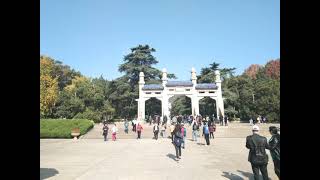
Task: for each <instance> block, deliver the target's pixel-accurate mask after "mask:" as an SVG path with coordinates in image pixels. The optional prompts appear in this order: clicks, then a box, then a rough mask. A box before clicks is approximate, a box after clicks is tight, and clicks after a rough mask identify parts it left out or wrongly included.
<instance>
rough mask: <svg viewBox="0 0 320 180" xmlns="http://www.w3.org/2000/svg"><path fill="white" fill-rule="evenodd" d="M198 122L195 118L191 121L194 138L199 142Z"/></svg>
mask: <svg viewBox="0 0 320 180" xmlns="http://www.w3.org/2000/svg"><path fill="white" fill-rule="evenodd" d="M197 126H198V124H197V121H196V120H193V122H192V123H191V127H192V140H193V141H196V142H197V136H198V134H197V131H198V127H197Z"/></svg>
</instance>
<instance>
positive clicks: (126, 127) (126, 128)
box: [124, 119, 129, 134]
mask: <svg viewBox="0 0 320 180" xmlns="http://www.w3.org/2000/svg"><path fill="white" fill-rule="evenodd" d="M128 130H129V123H128V120H127V119H126V121H125V122H124V132H125V133H126V134H128Z"/></svg>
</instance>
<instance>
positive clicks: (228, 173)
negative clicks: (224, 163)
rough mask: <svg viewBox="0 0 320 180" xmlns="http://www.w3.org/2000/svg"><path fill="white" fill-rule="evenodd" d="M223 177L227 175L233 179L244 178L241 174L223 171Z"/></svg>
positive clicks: (240, 179) (241, 179)
mask: <svg viewBox="0 0 320 180" xmlns="http://www.w3.org/2000/svg"><path fill="white" fill-rule="evenodd" d="M222 176H223V177H226V178H228V179H232V180H244V179H243V178H242V177H240V176H239V175H236V174H233V173H231V172H223V175H222Z"/></svg>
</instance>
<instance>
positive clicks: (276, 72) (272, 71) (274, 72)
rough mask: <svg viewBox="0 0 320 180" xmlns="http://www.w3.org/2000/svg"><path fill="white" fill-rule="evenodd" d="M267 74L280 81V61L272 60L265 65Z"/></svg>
mask: <svg viewBox="0 0 320 180" xmlns="http://www.w3.org/2000/svg"><path fill="white" fill-rule="evenodd" d="M265 74H266V75H267V76H268V77H270V78H272V79H277V80H279V79H280V59H277V60H271V61H269V62H268V63H267V64H266V65H265Z"/></svg>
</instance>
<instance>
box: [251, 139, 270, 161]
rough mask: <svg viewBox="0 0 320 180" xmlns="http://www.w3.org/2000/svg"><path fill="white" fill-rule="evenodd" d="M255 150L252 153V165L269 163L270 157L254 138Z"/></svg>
mask: <svg viewBox="0 0 320 180" xmlns="http://www.w3.org/2000/svg"><path fill="white" fill-rule="evenodd" d="M252 142H253V144H254V150H253V153H252V163H253V164H256V165H264V164H266V163H268V155H267V153H266V151H265V149H264V147H262V146H261V145H259V144H258V143H257V142H256V141H255V139H254V138H252Z"/></svg>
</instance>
